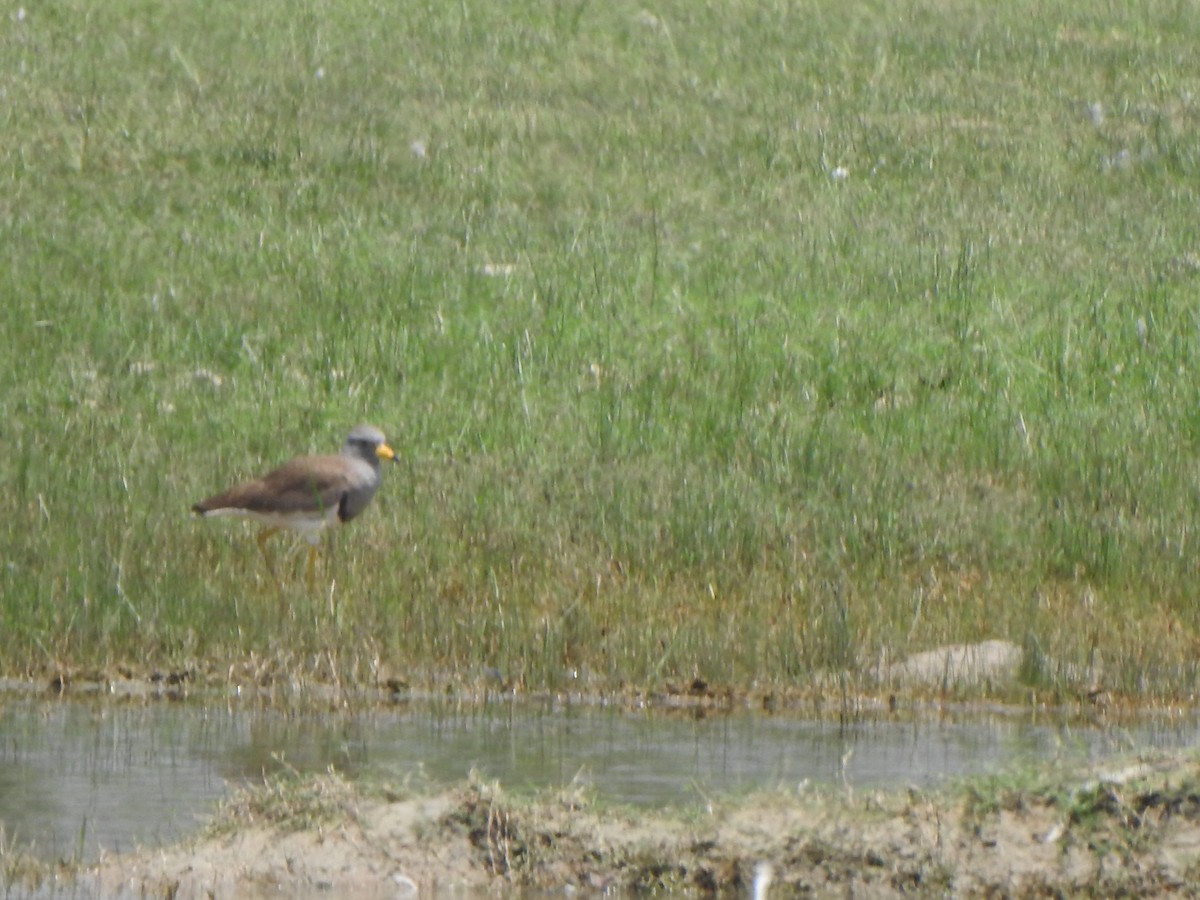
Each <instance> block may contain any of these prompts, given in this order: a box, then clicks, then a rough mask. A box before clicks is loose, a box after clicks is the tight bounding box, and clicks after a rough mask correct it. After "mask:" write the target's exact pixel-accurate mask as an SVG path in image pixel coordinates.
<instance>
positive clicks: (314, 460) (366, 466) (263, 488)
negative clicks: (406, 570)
mask: <svg viewBox="0 0 1200 900" xmlns="http://www.w3.org/2000/svg"><path fill="white" fill-rule="evenodd" d="M385 459H386V460H391V461H393V462H395V461H396V451H394V450H393V449H392V448H391V447H389V446H388V444H387V442H386V440H385V439H384V436H383V432H382V431H380V430H379V429H378V428H376V427H375V426H373V425H358V426H357V427H355V428H354V429H353V430H351V432H350V435H349V436H348V437H347V438H346V443H345V444H343V445H342V450H341V452H340V453H338V454H330V455H325V456H298V457H296V458H295V459H291V460H289V461H288V462H285V463H284V464H283V465H281V466H280V467H279V468H277V469H274V470H272V471H270V472H268V473H267V474H266V475H264V476H262V477H261V478H255V479H253V480H251V481H244V482H242V483H240V484H236V485H234V486H233V487H231V488H230V489H229V490H227V491H223V492H221V493H219V494H214V495H213V496H211V497H209V498H208V499H206V500H201V501H200V502H199V503H196V504H194V505H193V506H192V512H194V513H196V514H197V515H198V516H201V517H203V518H215V517H218V516H238V517H241V518H247V519H253V520H255V521H257V522H260V523H262V524H263V525H265V526H267V527H266V528H265V529H264V530H263V531H261V532H260V533H259V535H258V549H259V550H260V551H261V552H262V555H263V559H264V560H266V563H267V568H268V569H269V570H270V571H271V575H272V577H275V568H274V566H273V565H272V563H271V557H270V556H269V555H268V553H267V541H268V540H269V539H270V538H271V537H272V536H273V535H275V534H277V533H278V532H279V531H280V530H282V529H285V528H287V529H291V530H292V531H296V532H299V533H300V534H301V535H302V536H303V537H304V539H305V540H307V541H308V544H309V549H308V567H307V578H308V583H309V585H310V587H311V586H312V584H313V583H314V582H313V567H314V565H315V561H316V556H317V545H318V544H319V543H320V539H321V532H322V531H323V530H324V529H325V528H326V526H328V525H331V524H333V523H334V522H349V521H350V520H351V519H353V518H355V517H356V516H357V515H358V514H359V513H361V512H362V511H363V510H364V509H366V508H367V504H369V503H370V502H371V499H372V498H373V497H374V496H375V492H376V491H377V490H379V483H380V481H381V480H382V476H383V473H382V472H381V470H380V463H381V462H382V461H383V460H385ZM276 583H277V584H278V578H276Z"/></svg>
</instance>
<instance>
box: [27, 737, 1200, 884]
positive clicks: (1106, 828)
mask: <svg viewBox="0 0 1200 900" xmlns="http://www.w3.org/2000/svg"><path fill="white" fill-rule="evenodd" d="M5 862H6V865H5V867H4V871H5V873H6V877H7V878H8V880H9V885H10V887H11V886H12V885H14V884H16V885H23V886H25V887H31V886H34V885H37V884H40V885H41V886H42V888H43V889H44V890H45V889H48V890H49V893H50V894H51V895H53V894H54V893H55V892H56V889H62V891H63V892H64V893H67V892H73V895H74V896H81V895H82V896H88V895H92V896H113V895H124V896H146V897H176V898H200V897H210V896H216V897H226V896H239V897H244V896H266V895H272V896H278V895H281V894H282V895H284V896H309V895H324V896H350V895H354V896H368V897H370V896H378V897H383V896H388V897H395V896H407V895H415V896H443V895H446V894H460V895H461V894H478V893H481V892H484V893H497V894H504V893H510V892H518V891H524V890H533V891H545V890H550V891H560V890H563V889H568V888H574V889H577V890H580V891H582V892H585V893H593V892H600V891H609V892H617V893H625V894H629V893H637V892H641V891H655V892H663V891H669V892H679V893H682V894H689V895H710V894H722V895H735V894H738V895H743V896H744V895H746V894H747V893H748V892H751V891H752V890H753V887H754V885H755V881H756V879H758V884H759V886H760V887H762V886H764V885H766V886H767V892H768V896H790V895H793V894H811V895H816V896H822V895H844V894H847V893H851V894H856V893H859V892H862V893H866V894H869V895H870V896H889V895H900V894H904V895H907V896H913V895H917V896H944V895H947V894H950V895H959V896H977V895H993V894H997V893H1000V894H1004V895H1007V896H1033V895H1044V894H1058V893H1068V894H1072V895H1089V894H1090V895H1096V896H1099V895H1105V896H1110V895H1113V894H1123V895H1127V896H1128V895H1142V896H1146V895H1160V894H1164V893H1180V894H1186V893H1190V892H1192V890H1193V889H1194V885H1195V884H1196V881H1197V877H1198V876H1200V765H1198V764H1197V762H1196V761H1195V760H1193V759H1179V758H1176V759H1169V760H1156V761H1153V762H1137V763H1130V764H1129V765H1127V766H1125V767H1123V768H1120V769H1113V770H1109V771H1105V772H1100V771H1096V772H1089V773H1073V774H1071V775H1061V774H1060V775H1058V776H1055V777H1050V776H1034V775H1030V776H1027V777H1021V778H1011V777H1010V778H1007V779H1003V780H1001V779H987V780H984V781H977V782H974V783H972V784H971V785H969V786H961V787H956V788H954V789H952V790H945V791H940V792H937V793H928V794H925V793H920V792H915V791H913V792H907V793H888V794H883V793H869V794H859V793H852V792H826V791H816V790H810V791H805V790H799V791H796V792H791V793H779V794H774V795H770V796H762V795H760V796H756V797H753V798H745V799H739V800H725V801H719V802H718V801H713V802H711V803H710V804H709V805H708V806H707V807H706V808H702V809H693V810H691V811H686V812H650V813H646V812H633V811H630V810H627V809H613V808H605V807H603V806H601V805H599V804H597V803H595V802H593V801H591V800H590V799H589V798H588V797H587V795H586V793H585V792H583V791H579V792H566V793H558V794H555V795H553V796H543V797H540V798H537V799H533V800H531V799H528V798H518V797H512V796H509V795H507V794H506V793H505V792H504V791H503V790H502V789H501V788H500V787H499V786H496V785H494V784H488V783H485V782H481V781H473V782H470V783H467V784H464V785H461V786H459V787H457V788H454V789H451V790H443V791H439V792H434V793H431V794H425V795H421V794H420V793H415V794H414V793H413V792H412V791H411V790H410V789H409V788H407V787H395V786H393V787H374V788H362V787H357V786H355V785H351V784H349V783H347V782H344V781H342V780H340V779H338V778H337V777H334V776H322V777H319V778H315V779H285V780H280V781H276V782H274V783H272V784H271V785H269V786H267V787H264V788H261V789H258V790H255V791H253V792H249V793H245V794H242V795H239V797H238V798H237V799H236V800H235V801H234V802H232V803H230V804H229V805H228V806H227V807H226V808H225V809H224V810H223V811H222V812H221V814H220V815H219V817H218V819H217V821H216V822H215V823H213V824H212V825H210V826H209V827H208V828H207V829H206V831H205V832H204V833H203V834H202V835H200V836H199V837H197V838H195V839H193V840H191V841H188V842H186V843H185V844H181V845H178V846H176V847H172V848H167V849H164V850H156V851H147V852H142V853H137V854H132V855H127V856H118V857H109V858H105V859H103V860H101V861H100V862H99V863H98V864H96V865H94V866H90V867H88V868H84V869H81V870H78V871H71V870H69V869H66V868H57V869H54V870H49V869H46V868H41V867H38V866H36V865H34V864H28V865H26V866H22V865H18V864H17V861H16V860H14V859H12V858H9V859H7V860H6V861H5ZM768 882H769V885H768Z"/></svg>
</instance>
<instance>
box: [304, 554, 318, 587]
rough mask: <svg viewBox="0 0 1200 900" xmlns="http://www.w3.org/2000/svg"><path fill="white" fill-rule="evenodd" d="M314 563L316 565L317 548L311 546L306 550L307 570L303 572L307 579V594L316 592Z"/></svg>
mask: <svg viewBox="0 0 1200 900" xmlns="http://www.w3.org/2000/svg"><path fill="white" fill-rule="evenodd" d="M316 563H317V547H316V545H315V544H313V545H311V546H310V547H309V548H308V568H307V569H306V570H305V575H306V577H307V578H308V590H309V592H312V591H314V590H316V587H317V577H316V575H317V573H316Z"/></svg>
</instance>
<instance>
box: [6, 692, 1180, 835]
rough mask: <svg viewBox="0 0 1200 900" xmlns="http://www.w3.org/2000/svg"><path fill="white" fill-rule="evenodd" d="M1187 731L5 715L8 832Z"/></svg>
mask: <svg viewBox="0 0 1200 900" xmlns="http://www.w3.org/2000/svg"><path fill="white" fill-rule="evenodd" d="M1196 737H1197V724H1196V723H1195V722H1194V721H1189V722H1187V723H1185V724H1179V723H1176V724H1174V725H1173V726H1171V727H1164V726H1161V725H1158V726H1153V727H1152V726H1144V727H1139V728H1137V729H1132V730H1121V731H1111V730H1098V729H1074V728H1072V727H1069V726H1067V725H1063V724H1058V725H1046V724H1037V723H1034V722H1031V721H1029V720H1026V719H1019V718H1016V717H1012V716H1008V717H987V718H976V719H967V720H964V721H960V722H948V721H945V720H937V721H927V720H918V721H907V722H901V721H896V720H892V719H880V720H879V721H863V722H858V723H855V724H852V725H848V726H843V725H839V724H838V723H836V722H827V721H803V720H796V719H790V718H784V717H764V716H754V715H750V714H733V715H717V716H710V717H708V718H704V719H695V718H691V717H687V716H679V715H674V716H664V715H662V714H661V713H659V714H651V713H631V712H628V711H622V710H616V709H604V708H596V707H579V706H574V707H537V706H535V705H532V704H518V705H513V704H503V703H497V704H491V705H487V706H482V707H471V708H468V709H466V710H464V709H462V708H458V707H453V708H449V707H438V706H420V707H406V708H403V709H399V710H396V711H379V710H373V711H371V712H369V713H364V714H359V715H330V714H323V715H322V714H316V713H314V714H306V715H296V714H294V713H286V712H279V711H272V710H265V711H264V710H248V709H236V708H235V709H230V708H224V707H222V708H213V707H203V706H192V705H179V704H165V703H159V704H152V705H148V706H136V705H120V704H88V703H81V702H78V703H77V702H54V703H36V702H32V701H27V700H15V701H10V702H8V703H7V704H5V705H3V706H0V822H2V823H3V826H4V830H5V836H6V839H7V840H8V841H10V842H11V841H14V840H15V841H16V842H17V843H18V844H19V845H22V846H32V847H33V848H34V849H35V851H36V852H38V853H39V854H40V855H43V856H45V857H47V858H61V857H76V856H82V857H84V858H92V857H94V856H95V855H96V854H97V853H98V852H99V851H100V850H101V849H104V850H107V851H113V852H123V851H127V850H131V849H133V848H134V847H135V846H138V845H147V844H150V845H154V844H161V843H167V842H170V841H174V840H178V839H180V838H182V837H184V836H185V835H187V834H189V833H191V832H193V831H194V830H195V829H196V828H197V827H198V825H199V824H201V823H202V822H203V820H204V818H205V816H207V815H209V814H210V813H211V812H212V810H213V808H214V806H215V804H216V802H217V801H218V800H219V799H220V798H221V797H223V796H225V795H226V794H227V793H228V792H229V791H230V789H231V787H232V786H235V785H237V784H241V783H245V782H254V781H257V780H260V779H261V778H262V776H263V774H264V773H269V772H273V771H277V770H279V769H280V768H281V767H285V766H286V767H288V768H291V769H295V770H298V771H301V772H316V771H324V770H326V769H328V768H329V767H331V766H332V767H334V768H336V769H337V770H338V771H340V772H342V773H343V774H345V775H347V776H348V777H351V778H355V777H363V776H384V777H391V778H401V777H404V776H405V775H407V774H409V773H412V772H414V771H418V770H419V771H421V772H422V773H423V775H424V776H425V777H427V778H431V779H433V780H434V781H443V782H447V783H450V782H455V781H459V780H461V779H462V778H463V777H465V776H466V775H467V773H468V772H470V771H471V770H472V769H476V770H478V771H479V772H481V773H482V774H483V775H485V776H486V777H489V778H497V779H499V780H500V781H501V783H503V784H504V785H505V786H506V787H508V788H509V789H518V790H519V789H524V788H543V787H548V786H549V787H554V786H562V785H567V784H570V783H571V782H572V781H573V780H575V779H577V778H581V779H583V780H585V781H586V782H588V783H590V784H592V785H593V786H594V787H595V789H596V790H597V792H599V793H600V794H601V795H603V796H604V797H606V798H608V799H611V800H614V801H618V802H624V803H633V804H645V805H662V804H673V803H675V804H678V803H693V802H697V801H698V800H700V799H702V798H703V797H705V796H708V795H710V794H713V793H715V794H730V793H740V792H745V791H751V790H770V789H775V788H795V787H796V786H798V785H800V784H802V783H805V782H818V783H835V784H845V785H849V786H853V787H855V788H870V787H887V786H892V787H903V786H908V785H915V786H918V787H925V786H930V785H933V784H936V783H937V782H939V781H941V780H943V779H945V778H948V777H956V776H965V775H971V774H977V773H981V772H988V771H996V770H999V769H1001V768H1003V767H1005V766H1011V765H1013V764H1015V763H1019V762H1027V761H1033V760H1052V759H1067V760H1078V761H1079V762H1085V761H1088V762H1090V761H1096V760H1098V759H1102V758H1104V757H1106V756H1109V755H1112V754H1115V753H1128V752H1129V751H1131V750H1133V749H1143V748H1146V749H1149V748H1159V749H1167V748H1176V747H1185V746H1188V745H1189V744H1191V743H1193V742H1194V740H1195V738H1196Z"/></svg>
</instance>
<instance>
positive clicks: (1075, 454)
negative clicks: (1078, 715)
mask: <svg viewBox="0 0 1200 900" xmlns="http://www.w3.org/2000/svg"><path fill="white" fill-rule="evenodd" d="M5 15H7V16H8V18H9V21H8V23H7V24H6V27H5V28H4V29H3V30H2V32H0V98H2V107H0V109H2V115H3V125H4V132H5V140H4V141H3V142H2V143H0V173H2V175H3V179H4V183H5V185H6V189H5V201H4V203H3V204H2V205H0V298H2V302H3V304H4V323H5V327H4V328H3V329H2V330H0V417H2V420H0V421H2V424H0V446H2V447H3V452H2V453H0V483H2V484H3V485H4V487H5V492H6V495H7V497H8V500H9V502H8V504H7V515H6V517H5V519H4V521H3V523H2V524H0V549H2V551H3V566H2V567H0V617H2V619H3V621H4V623H5V627H4V629H3V631H2V636H0V659H2V660H3V663H2V665H3V667H4V668H5V669H6V670H8V671H10V672H12V673H15V674H20V673H40V672H43V671H48V670H56V669H58V668H61V667H64V666H68V667H70V666H82V667H110V666H117V665H133V666H135V667H138V668H140V669H160V668H170V667H182V668H186V667H192V666H195V665H197V663H200V664H203V665H206V666H207V667H209V668H210V670H212V671H223V670H225V669H226V668H227V667H228V666H230V665H236V664H237V663H238V662H239V661H241V660H244V659H246V658H248V657H256V658H259V657H268V658H274V659H278V660H282V661H283V663H282V667H283V668H284V669H287V670H292V671H295V672H300V673H312V674H314V675H317V676H320V677H322V678H334V679H335V680H341V681H344V682H347V683H362V682H366V681H369V680H370V679H372V678H373V677H375V674H376V672H377V670H378V668H379V667H380V666H381V665H386V666H387V667H388V668H389V669H390V670H391V671H395V672H399V673H401V674H402V675H403V677H404V678H405V679H406V680H408V681H409V682H411V683H420V682H430V683H438V684H443V683H445V684H448V685H450V686H452V687H453V686H454V685H461V684H464V683H470V682H471V681H473V680H475V679H478V678H479V677H481V673H484V672H490V671H493V670H494V671H496V672H498V673H500V675H501V677H502V678H504V679H506V680H509V681H512V682H514V683H516V684H518V685H520V686H523V687H525V688H528V689H540V688H550V689H557V688H561V687H566V686H570V685H573V684H578V683H583V684H585V685H588V686H589V687H591V688H594V689H599V690H608V689H618V688H621V687H623V686H644V685H650V686H654V685H658V684H661V683H663V682H664V681H669V680H671V679H675V678H690V677H693V676H695V675H699V676H701V677H703V678H705V679H707V680H709V681H714V682H722V683H728V684H732V685H738V686H750V685H795V684H799V685H803V684H805V683H807V682H808V681H809V680H810V679H811V678H812V677H813V675H814V674H815V673H821V672H825V671H828V670H831V669H832V670H835V671H839V672H843V673H846V675H847V677H849V678H850V679H851V680H853V681H855V682H856V683H860V682H861V683H862V684H863V685H867V683H868V682H869V677H868V673H869V671H870V668H871V666H872V665H874V663H875V662H876V661H877V660H878V659H879V658H880V657H881V656H896V655H903V654H905V653H908V652H911V651H915V650H920V649H926V648H928V647H930V646H934V645H937V644H941V643H947V642H963V641H973V640H978V639H983V638H993V637H1001V638H1007V639H1010V640H1012V641H1015V642H1017V643H1020V644H1022V645H1024V646H1026V647H1027V648H1036V650H1037V665H1030V666H1027V670H1028V677H1029V680H1030V683H1029V684H1027V685H1026V687H1033V688H1035V689H1037V690H1040V691H1047V690H1048V691H1052V692H1053V691H1061V692H1064V693H1066V694H1068V695H1069V694H1071V693H1072V692H1074V691H1076V690H1079V689H1081V688H1084V687H1087V686H1086V685H1081V684H1079V683H1078V678H1079V676H1078V675H1076V674H1073V673H1077V672H1079V671H1082V670H1083V669H1084V668H1085V667H1086V664H1087V663H1088V662H1089V661H1091V660H1093V659H1096V658H1099V659H1100V660H1102V661H1103V666H1104V673H1105V674H1104V680H1105V683H1106V687H1108V688H1109V689H1111V690H1114V691H1118V692H1125V693H1132V694H1135V695H1138V696H1141V697H1145V698H1147V699H1154V698H1178V697H1186V696H1190V695H1191V694H1192V692H1194V691H1195V690H1196V688H1197V685H1198V682H1200V670H1198V666H1197V662H1196V660H1197V659H1198V658H1200V657H1198V655H1197V653H1196V649H1197V643H1198V641H1197V637H1198V635H1200V607H1198V606H1197V604H1196V603H1195V591H1194V587H1193V585H1194V576H1195V563H1194V562H1193V559H1192V556H1193V546H1194V543H1195V540H1196V537H1195V534H1194V531H1193V529H1192V524H1193V522H1195V521H1196V513H1197V507H1198V505H1200V492H1198V490H1197V464H1196V462H1195V459H1196V452H1195V450H1196V445H1197V442H1198V440H1200V381H1198V380H1197V378H1196V377H1195V376H1194V374H1193V369H1194V368H1195V364H1196V360H1195V357H1196V355H1197V352H1198V350H1200V316H1198V314H1197V312H1196V308H1197V304H1196V299H1197V295H1198V288H1200V246H1198V237H1197V230H1198V228H1200V225H1197V222H1196V218H1195V209H1196V204H1197V199H1198V198H1197V188H1196V185H1197V183H1198V182H1197V178H1196V175H1197V171H1198V169H1200V149H1197V148H1200V141H1197V137H1198V136H1200V135H1198V127H1197V122H1200V117H1198V112H1200V106H1198V105H1197V101H1196V99H1195V98H1196V97H1197V96H1200V83H1198V81H1200V79H1198V77H1197V75H1196V73H1195V72H1194V67H1192V66H1191V65H1189V60H1190V58H1191V50H1192V48H1194V46H1195V41H1196V38H1197V36H1198V33H1200V17H1197V16H1196V15H1195V14H1194V12H1193V11H1192V10H1191V9H1190V8H1189V7H1187V6H1186V5H1184V4H1179V3H1175V2H1150V3H1145V4H1138V5H1137V8H1136V9H1126V8H1124V7H1123V6H1121V5H1119V4H1106V5H1085V6H1084V7H1080V6H1079V4H1072V3H1067V2H1058V0H1036V2H1029V3H1022V4H1017V5H1015V6H1013V7H1011V8H1007V7H1006V8H998V7H996V6H995V5H994V4H985V3H977V2H965V3H960V4H953V5H951V4H947V3H944V2H938V0H912V2H904V3H901V4H899V5H897V4H894V3H893V4H878V3H865V4H856V5H854V6H853V8H847V6H846V4H833V3H828V2H824V0H821V2H817V3H812V4H804V5H803V7H797V6H793V5H790V4H783V3H774V2H769V0H763V2H749V0H737V2H731V3H725V4H719V5H717V6H715V7H700V6H697V5H696V4H689V3H683V2H674V0H669V2H666V3H664V4H658V5H656V6H655V7H654V9H653V12H651V11H649V8H643V7H642V6H641V5H639V4H635V3H622V2H618V3H612V4H591V3H588V2H586V0H581V2H578V3H551V2H539V0H522V2H521V3H519V4H517V5H515V6H514V5H511V4H510V5H507V6H505V7H503V8H500V7H496V8H494V9H493V8H490V7H488V6H487V5H483V4H473V3H462V4H449V5H446V4H442V5H436V4H435V5H433V6H427V7H421V8H411V9H398V8H393V7H389V6H387V5H381V4H376V3H371V2H368V0H348V2H340V3H330V2H320V0H307V2H303V3H299V4H296V3H282V2H278V0H267V2H263V3H259V4H255V5H254V6H253V8H246V7H245V6H244V5H234V4H229V3H209V4H195V3H178V4H170V5H167V6H163V5H157V6H156V5H147V4H144V3H136V2H132V0H128V2H121V3H110V4H105V5H104V6H103V7H102V8H92V7H90V6H89V5H88V4H83V3H77V2H63V3H58V4H54V5H53V6H52V7H45V8H40V7H30V8H29V9H28V10H27V11H25V12H24V13H23V14H22V13H20V12H19V11H18V12H14V11H12V10H10V11H9V12H7V13H6V14H5ZM359 421H371V422H374V423H376V424H379V425H380V426H382V427H383V428H384V429H385V431H387V433H388V434H389V436H390V437H391V438H392V440H393V443H394V444H395V445H396V447H397V449H398V450H399V451H400V459H401V464H400V466H399V467H398V468H395V469H393V471H391V472H389V473H388V475H389V477H388V481H387V483H386V484H385V486H384V488H383V490H382V491H381V495H380V497H379V499H378V500H377V502H376V505H375V506H374V507H373V508H372V509H371V510H370V511H369V512H368V513H367V514H366V515H365V516H364V517H363V518H362V519H361V520H360V521H356V522H355V523H354V524H353V525H352V526H351V527H350V528H349V529H347V530H346V531H345V532H343V533H339V534H338V535H336V536H335V537H334V538H333V539H332V540H331V541H330V542H329V543H330V545H331V546H330V553H329V554H328V555H327V557H326V559H325V560H324V569H323V584H326V585H329V588H328V590H324V589H323V591H322V593H320V594H319V595H316V596H313V595H309V594H308V593H307V592H306V591H305V590H304V586H303V579H302V577H300V572H301V566H302V556H301V554H300V552H299V548H296V547H295V546H294V545H288V544H287V543H286V542H281V544H280V549H281V550H282V551H283V553H284V558H283V559H281V563H282V565H283V566H284V567H287V568H288V569H289V571H293V572H294V574H295V577H294V578H287V579H285V585H284V597H283V598H282V599H281V598H280V597H279V595H278V594H277V592H276V591H275V589H274V588H273V587H272V585H271V584H270V582H269V580H268V579H267V578H266V576H265V573H264V571H263V567H262V565H261V562H260V560H259V559H258V558H257V549H256V548H255V547H254V544H253V541H252V540H251V539H250V536H249V534H248V533H246V534H244V533H243V530H242V528H241V526H239V525H230V524H229V523H211V522H210V523H199V522H194V521H190V520H189V519H188V517H187V514H186V511H187V508H188V506H189V505H190V503H192V502H194V501H195V500H197V499H199V498H201V497H203V496H205V495H207V494H208V493H211V492H213V491H215V490H216V489H218V488H221V487H224V486H225V485H226V484H227V483H229V482H231V481H233V480H236V479H239V478H242V477H245V476H248V475H250V474H253V473H257V472H259V471H261V470H263V469H264V468H265V467H267V466H269V465H273V464H274V463H276V462H279V461H281V460H282V459H284V458H286V457H287V456H289V455H292V454H293V453H298V452H307V451H330V450H332V449H334V448H336V447H337V446H338V445H340V443H341V440H342V439H343V437H344V435H345V432H346V431H347V430H348V429H349V427H350V426H352V425H354V424H356V423H357V422H359ZM289 547H290V548H291V550H290V552H289V550H288V548H289Z"/></svg>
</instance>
